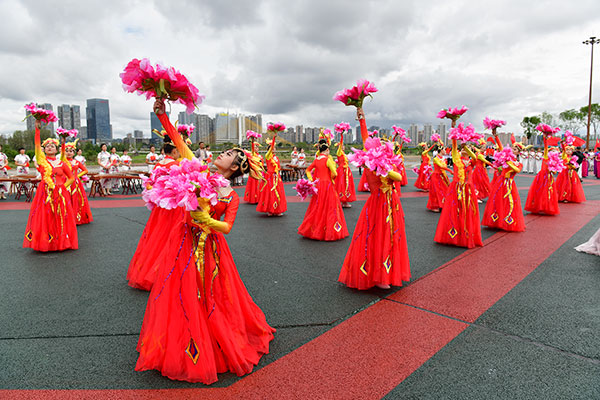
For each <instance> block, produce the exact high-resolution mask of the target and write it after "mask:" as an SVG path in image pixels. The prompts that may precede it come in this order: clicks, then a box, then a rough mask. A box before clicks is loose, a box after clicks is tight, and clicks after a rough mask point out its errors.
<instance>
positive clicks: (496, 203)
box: [482, 131, 525, 232]
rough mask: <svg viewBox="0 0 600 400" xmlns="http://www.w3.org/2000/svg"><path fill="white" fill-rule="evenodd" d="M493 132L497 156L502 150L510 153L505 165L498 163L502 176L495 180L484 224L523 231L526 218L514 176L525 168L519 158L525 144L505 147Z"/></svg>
mask: <svg viewBox="0 0 600 400" xmlns="http://www.w3.org/2000/svg"><path fill="white" fill-rule="evenodd" d="M493 133H494V137H495V138H496V143H497V144H498V148H499V150H500V151H499V152H496V158H499V157H500V153H501V152H508V153H510V154H509V158H508V159H507V160H506V161H505V164H504V166H502V165H500V164H499V163H498V165H497V167H498V168H497V169H498V170H499V171H500V178H498V179H495V180H494V181H493V184H492V188H491V191H490V196H489V199H488V202H487V204H486V205H485V211H484V212H483V220H482V225H485V226H487V227H489V228H496V229H502V230H504V231H510V232H523V231H524V230H525V219H524V218H523V210H522V209H521V198H520V197H519V190H518V189H517V184H516V183H515V180H514V178H515V175H516V174H518V173H519V172H521V171H522V170H523V164H521V163H520V162H518V161H517V160H518V157H519V153H520V152H521V150H522V149H524V147H525V146H523V145H522V144H521V143H518V144H517V143H516V142H515V143H513V146H512V149H503V147H502V143H500V140H499V139H498V137H497V136H496V132H495V131H494V132H493ZM497 161H498V160H497Z"/></svg>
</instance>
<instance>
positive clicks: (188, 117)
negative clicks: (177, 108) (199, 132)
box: [177, 111, 197, 125]
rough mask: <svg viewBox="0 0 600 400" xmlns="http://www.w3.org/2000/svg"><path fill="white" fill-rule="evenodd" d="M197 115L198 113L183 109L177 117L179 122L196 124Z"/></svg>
mask: <svg viewBox="0 0 600 400" xmlns="http://www.w3.org/2000/svg"><path fill="white" fill-rule="evenodd" d="M196 115H197V114H196V113H192V114H188V113H186V112H185V111H182V112H180V113H179V116H178V118H177V123H178V124H185V125H189V124H194V125H196Z"/></svg>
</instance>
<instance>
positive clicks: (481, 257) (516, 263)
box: [390, 200, 600, 322]
mask: <svg viewBox="0 0 600 400" xmlns="http://www.w3.org/2000/svg"><path fill="white" fill-rule="evenodd" d="M598 210H600V201H599V200H596V201H588V202H586V203H582V204H562V203H561V204H560V215H557V216H540V215H532V214H529V215H527V216H526V217H525V222H526V227H527V230H526V231H525V232H519V233H515V232H512V233H510V232H499V233H497V234H495V235H494V236H492V237H491V238H489V239H488V240H486V241H485V243H484V245H485V246H484V247H480V248H475V249H470V250H468V251H466V252H465V253H463V255H462V256H461V257H457V259H454V260H452V261H450V262H448V263H446V264H445V265H443V266H441V267H440V268H438V269H436V270H435V271H433V272H432V273H430V274H428V275H426V276H425V277H423V278H421V279H420V280H417V281H416V282H413V283H412V284H410V285H409V286H407V287H406V288H404V289H402V290H401V291H399V292H397V293H395V294H393V295H392V296H390V299H393V300H396V301H400V302H402V303H406V304H410V305H413V306H416V307H420V308H424V309H427V310H431V311H435V312H437V313H440V314H443V315H448V316H450V317H453V318H458V319H460V320H463V321H469V322H474V321H475V320H476V319H477V318H479V317H480V316H481V314H483V313H484V312H485V311H486V310H488V309H489V308H490V307H491V306H492V305H493V304H495V303H496V302H497V301H498V300H500V299H501V298H502V297H503V296H504V295H505V294H506V293H508V292H509V291H510V290H511V289H512V288H513V287H515V286H516V285H517V284H518V283H519V282H521V280H523V279H524V278H525V277H526V276H527V275H529V274H530V273H531V272H532V271H533V270H534V269H536V268H537V267H538V266H539V265H540V264H541V263H542V262H543V261H544V260H545V259H547V258H548V257H549V256H550V255H552V253H554V252H555V251H556V250H557V249H558V248H559V247H560V246H562V245H563V244H564V243H565V242H566V241H567V240H568V239H569V238H570V237H571V236H573V235H574V234H575V233H576V232H577V231H578V230H580V229H581V228H582V227H583V226H584V225H585V224H587V223H588V222H589V221H590V220H591V219H592V218H594V217H595V216H596V215H598Z"/></svg>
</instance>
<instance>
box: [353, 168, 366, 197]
mask: <svg viewBox="0 0 600 400" xmlns="http://www.w3.org/2000/svg"><path fill="white" fill-rule="evenodd" d="M356 190H358V191H359V192H368V191H369V185H368V184H367V176H366V175H365V172H364V168H363V174H362V175H361V176H360V180H359V181H358V189H356Z"/></svg>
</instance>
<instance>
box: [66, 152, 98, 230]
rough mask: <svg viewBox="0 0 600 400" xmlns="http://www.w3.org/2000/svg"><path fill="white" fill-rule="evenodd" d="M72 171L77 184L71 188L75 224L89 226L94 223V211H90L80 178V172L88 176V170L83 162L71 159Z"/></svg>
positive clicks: (74, 183)
mask: <svg viewBox="0 0 600 400" xmlns="http://www.w3.org/2000/svg"><path fill="white" fill-rule="evenodd" d="M68 161H69V162H70V163H71V171H72V172H73V176H74V178H75V182H73V184H72V185H71V186H70V187H69V189H71V205H72V206H73V212H74V213H75V223H76V224H77V225H84V224H89V223H90V222H93V221H94V218H93V217H92V210H91V209H90V203H89V201H88V198H87V193H86V192H85V187H84V186H83V181H82V180H81V177H80V176H79V171H81V172H82V173H84V174H87V172H88V170H87V168H86V167H85V165H83V164H82V163H81V162H79V161H77V160H75V159H70V160H68Z"/></svg>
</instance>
